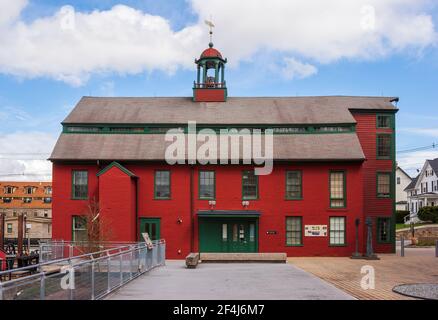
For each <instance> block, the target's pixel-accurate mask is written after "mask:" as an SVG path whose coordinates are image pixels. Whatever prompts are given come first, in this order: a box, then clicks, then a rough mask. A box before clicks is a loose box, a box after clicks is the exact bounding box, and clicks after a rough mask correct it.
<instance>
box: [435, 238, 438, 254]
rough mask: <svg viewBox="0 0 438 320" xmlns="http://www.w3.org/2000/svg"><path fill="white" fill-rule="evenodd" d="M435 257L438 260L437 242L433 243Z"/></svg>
mask: <svg viewBox="0 0 438 320" xmlns="http://www.w3.org/2000/svg"><path fill="white" fill-rule="evenodd" d="M435 257H437V258H438V240H436V241H435Z"/></svg>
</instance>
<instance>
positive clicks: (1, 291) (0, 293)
mask: <svg viewBox="0 0 438 320" xmlns="http://www.w3.org/2000/svg"><path fill="white" fill-rule="evenodd" d="M2 300H3V284H2V283H1V282H0V301H2Z"/></svg>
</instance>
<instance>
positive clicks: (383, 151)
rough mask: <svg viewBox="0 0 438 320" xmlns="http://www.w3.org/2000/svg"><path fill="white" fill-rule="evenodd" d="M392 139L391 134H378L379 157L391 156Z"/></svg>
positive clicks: (386, 157) (387, 157) (388, 157)
mask: <svg viewBox="0 0 438 320" xmlns="http://www.w3.org/2000/svg"><path fill="white" fill-rule="evenodd" d="M391 139H392V136H391V135H390V134H377V158H384V159H390V158H391Z"/></svg>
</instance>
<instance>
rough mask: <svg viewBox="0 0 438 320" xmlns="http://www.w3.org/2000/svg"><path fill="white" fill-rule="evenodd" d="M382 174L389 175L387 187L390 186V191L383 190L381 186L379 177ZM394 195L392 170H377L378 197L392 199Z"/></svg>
mask: <svg viewBox="0 0 438 320" xmlns="http://www.w3.org/2000/svg"><path fill="white" fill-rule="evenodd" d="M380 176H387V177H388V179H389V180H388V184H387V188H388V192H387V193H386V192H381V191H380V189H379V187H381V185H379V177H380ZM392 195H393V187H392V172H389V171H378V172H376V196H377V198H384V199H388V198H389V199H390V198H392Z"/></svg>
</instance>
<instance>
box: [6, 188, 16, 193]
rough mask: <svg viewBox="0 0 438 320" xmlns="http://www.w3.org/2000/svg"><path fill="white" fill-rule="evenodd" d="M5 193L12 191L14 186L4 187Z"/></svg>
mask: <svg viewBox="0 0 438 320" xmlns="http://www.w3.org/2000/svg"><path fill="white" fill-rule="evenodd" d="M5 193H6V194H12V193H14V187H5Z"/></svg>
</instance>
